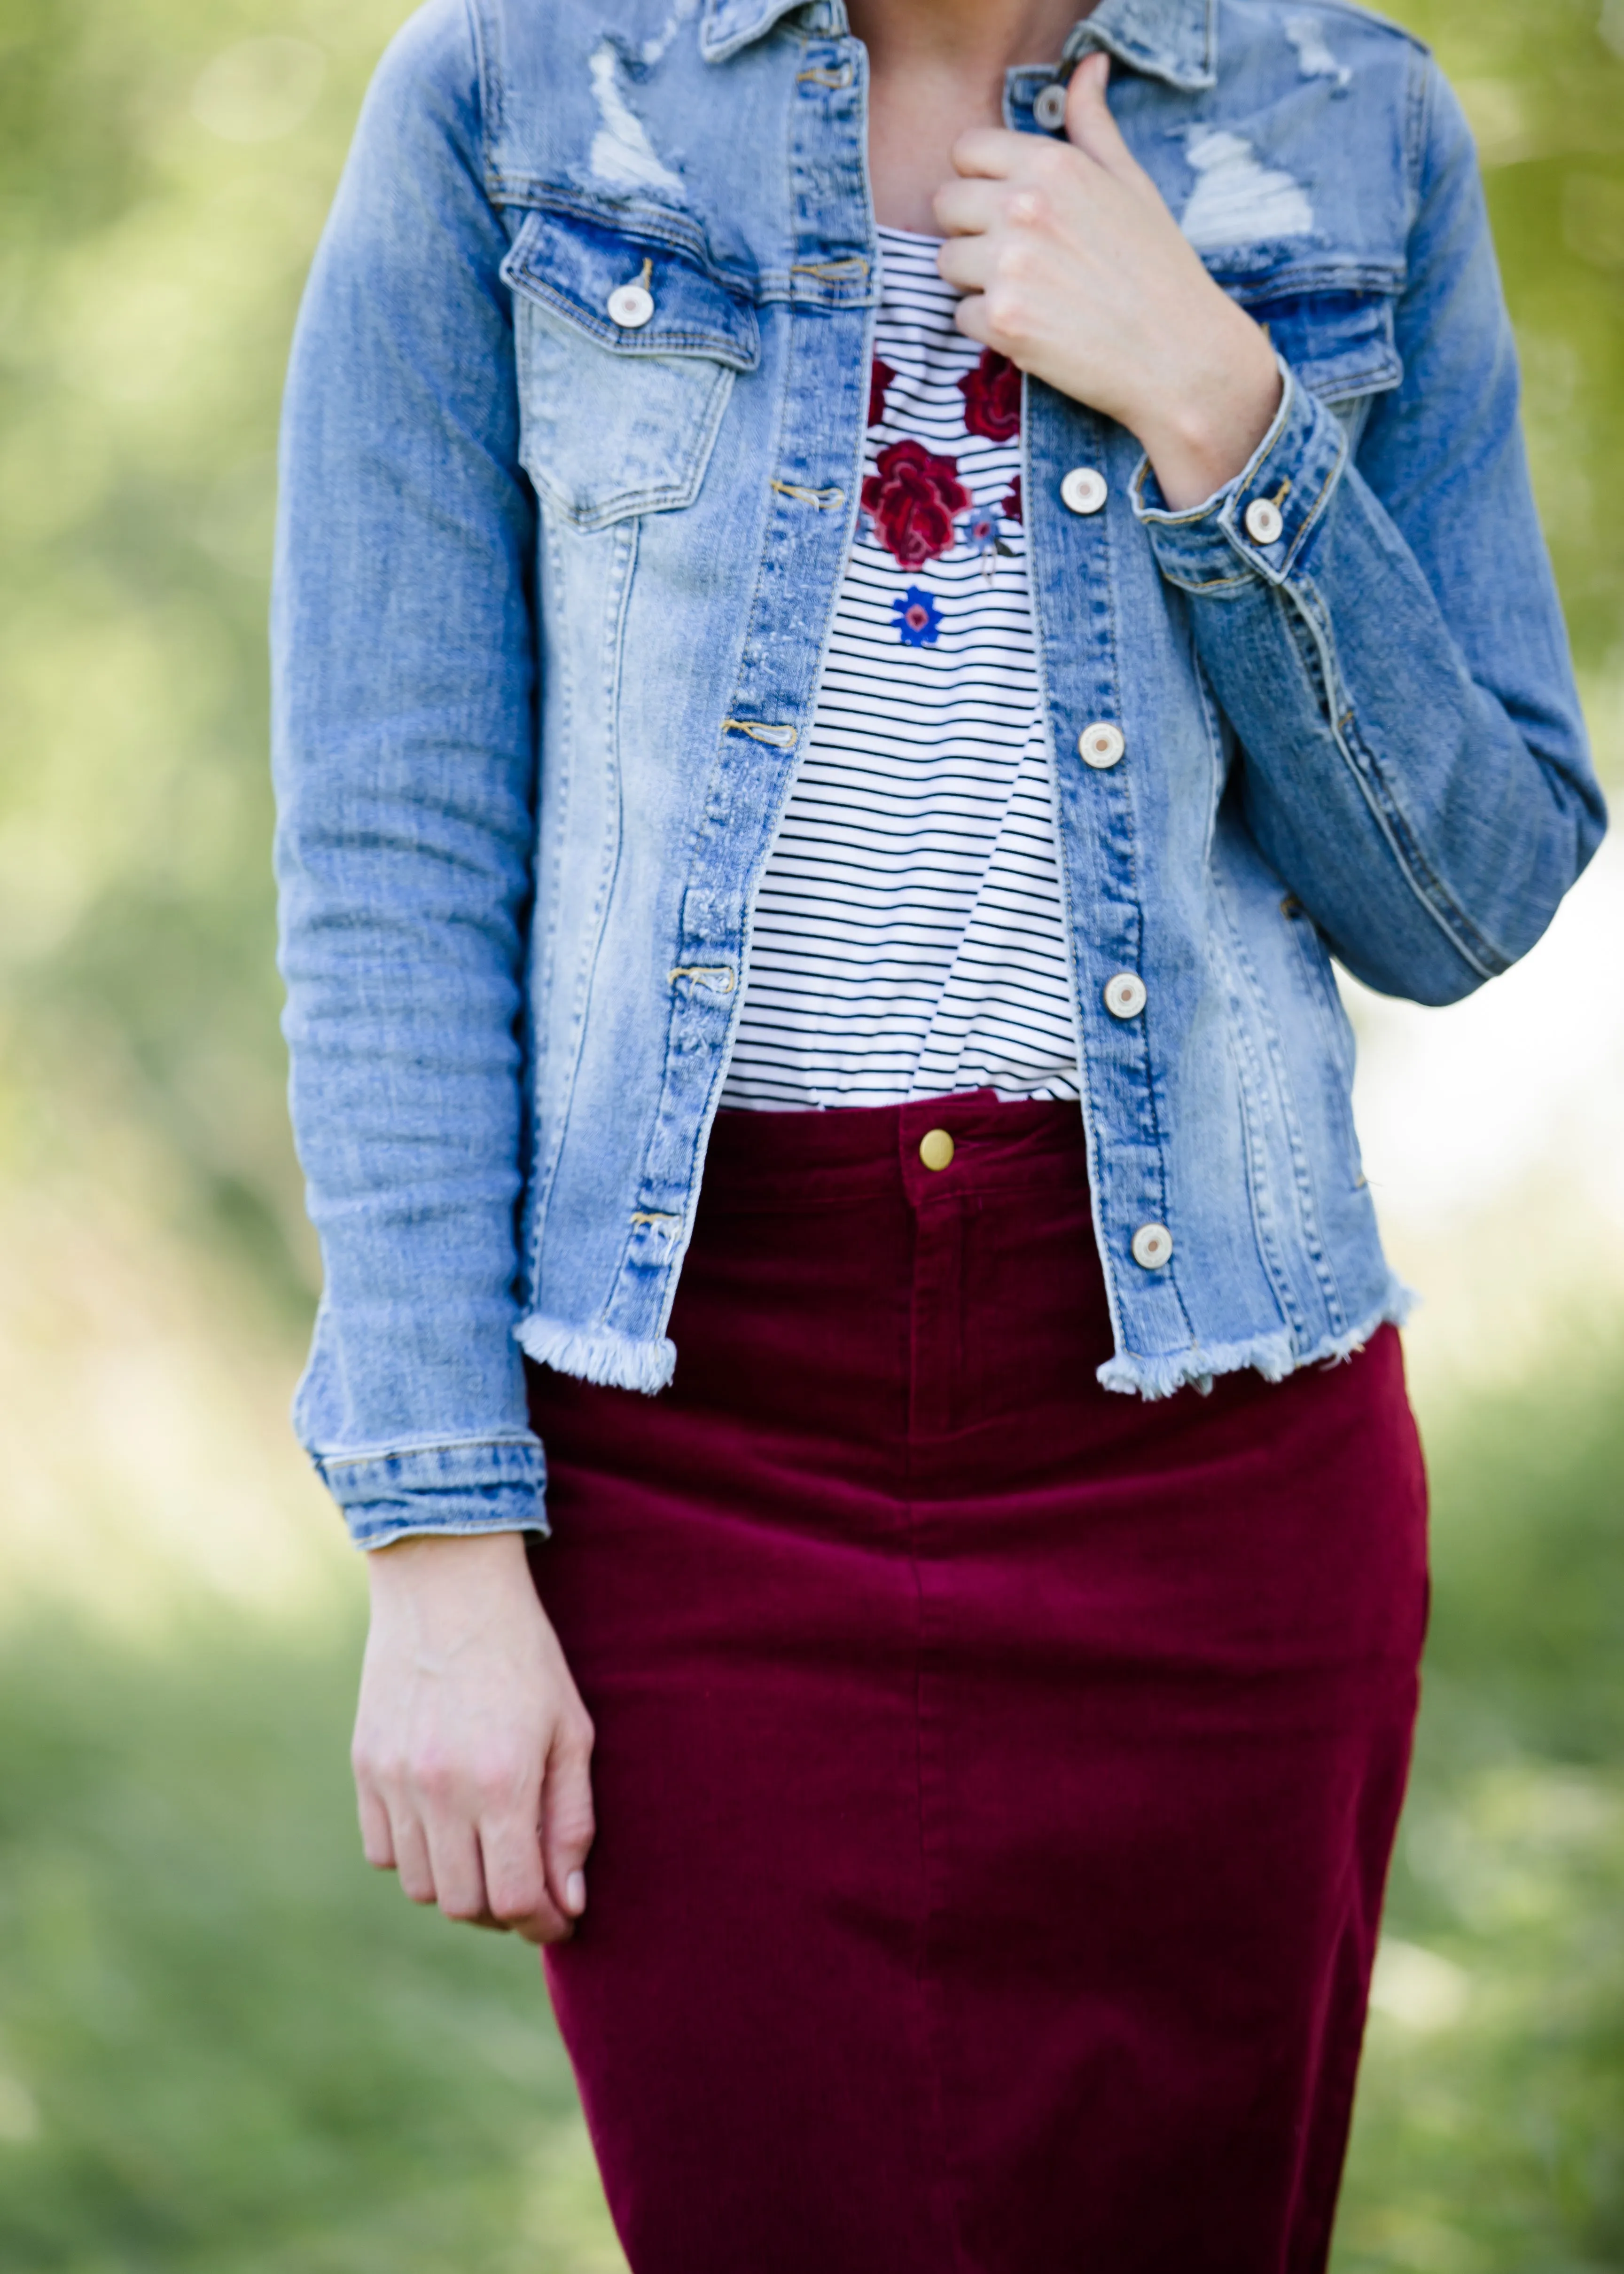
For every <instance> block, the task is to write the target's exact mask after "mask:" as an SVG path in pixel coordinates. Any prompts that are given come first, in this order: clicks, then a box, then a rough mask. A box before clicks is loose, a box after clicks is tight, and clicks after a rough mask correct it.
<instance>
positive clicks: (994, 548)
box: [964, 476, 1019, 581]
mask: <svg viewBox="0 0 1624 2274" xmlns="http://www.w3.org/2000/svg"><path fill="white" fill-rule="evenodd" d="M1017 479H1019V476H1017ZM1008 503H1009V500H1008V499H1007V498H1006V499H1005V500H1004V504H1005V505H1006V506H1007V505H1008ZM1001 525H1002V524H1001V523H1000V520H999V515H998V508H996V506H990V505H978V506H977V507H976V508H974V511H973V512H972V513H971V516H970V518H969V520H968V521H966V523H965V525H964V540H965V543H966V545H967V546H969V548H970V550H971V552H972V553H976V554H978V555H979V556H980V559H981V575H982V576H983V578H984V579H987V580H989V581H990V579H991V577H992V576H993V574H994V572H995V571H996V569H997V566H998V561H999V559H1000V558H1001V557H1002V558H1003V559H1004V560H1007V559H1008V558H1009V556H1010V553H1011V550H1012V548H1011V546H1007V545H1006V544H1005V543H1004V539H1003V538H1002V537H1001V536H1000V535H999V534H998V531H999V529H1000V527H1001Z"/></svg>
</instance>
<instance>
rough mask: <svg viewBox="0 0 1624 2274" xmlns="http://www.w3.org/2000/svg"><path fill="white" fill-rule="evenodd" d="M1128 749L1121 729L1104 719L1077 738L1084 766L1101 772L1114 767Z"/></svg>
mask: <svg viewBox="0 0 1624 2274" xmlns="http://www.w3.org/2000/svg"><path fill="white" fill-rule="evenodd" d="M1127 747H1128V746H1127V744H1126V743H1125V742H1124V741H1123V739H1122V729H1121V727H1113V726H1112V725H1111V724H1110V723H1109V720H1107V719H1095V720H1094V725H1093V726H1092V727H1084V729H1083V731H1082V733H1081V734H1079V736H1078V738H1077V748H1078V751H1079V755H1080V757H1081V758H1082V761H1083V764H1085V765H1086V766H1095V767H1098V768H1100V769H1101V770H1103V769H1104V768H1105V767H1107V766H1114V765H1115V764H1116V761H1117V759H1118V758H1120V757H1121V756H1122V754H1123V752H1124V750H1125V749H1127Z"/></svg>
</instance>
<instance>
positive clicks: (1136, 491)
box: [1129, 357, 1348, 592]
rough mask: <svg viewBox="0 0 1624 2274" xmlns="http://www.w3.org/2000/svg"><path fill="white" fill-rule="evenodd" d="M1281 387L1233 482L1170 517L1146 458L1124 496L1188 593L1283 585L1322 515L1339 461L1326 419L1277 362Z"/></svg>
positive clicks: (1334, 422) (1339, 443)
mask: <svg viewBox="0 0 1624 2274" xmlns="http://www.w3.org/2000/svg"><path fill="white" fill-rule="evenodd" d="M1280 369H1281V373H1282V377H1283V379H1284V381H1285V385H1284V388H1283V389H1282V394H1281V398H1280V408H1279V409H1278V410H1276V411H1275V413H1274V419H1273V422H1272V423H1271V425H1270V426H1269V430H1268V433H1267V434H1266V435H1265V436H1264V437H1263V440H1261V441H1260V442H1259V445H1258V447H1257V448H1256V449H1255V450H1254V451H1253V452H1252V456H1251V458H1250V459H1249V460H1248V462H1247V463H1246V464H1245V465H1244V467H1243V468H1242V470H1241V471H1240V472H1239V473H1238V474H1237V476H1236V477H1235V478H1234V480H1233V481H1230V482H1226V483H1225V484H1224V486H1223V487H1222V489H1221V490H1214V493H1213V494H1212V496H1211V497H1209V498H1207V500H1206V501H1204V502H1203V503H1202V504H1200V505H1197V506H1192V507H1191V508H1189V509H1188V510H1187V511H1186V512H1184V513H1175V512H1173V511H1172V510H1171V508H1169V506H1168V504H1167V502H1166V501H1165V500H1164V499H1163V497H1162V490H1161V486H1160V485H1159V484H1158V482H1157V480H1156V477H1155V475H1154V472H1153V471H1151V464H1150V461H1149V459H1148V458H1141V459H1140V460H1139V468H1138V471H1136V473H1135V474H1134V477H1133V481H1132V486H1131V488H1130V491H1129V495H1130V498H1131V499H1132V505H1133V510H1134V513H1135V515H1136V516H1137V517H1138V519H1139V521H1140V522H1141V523H1143V524H1144V526H1145V528H1146V530H1147V531H1148V533H1149V537H1150V542H1151V547H1152V550H1153V551H1154V553H1155V556H1156V561H1157V565H1158V567H1159V568H1160V569H1161V570H1162V575H1163V576H1166V577H1167V578H1168V579H1169V582H1170V583H1172V584H1179V585H1182V586H1183V587H1184V590H1185V591H1189V592H1212V591H1220V590H1227V591H1234V590H1235V589H1236V588H1237V586H1240V585H1243V584H1249V583H1251V582H1252V580H1253V579H1254V578H1257V577H1261V578H1262V579H1263V580H1264V582H1265V583H1267V584H1284V583H1285V582H1286V581H1287V579H1288V578H1289V576H1290V574H1291V572H1292V569H1294V568H1295V567H1296V565H1297V560H1298V558H1299V557H1300V555H1301V553H1302V552H1303V550H1304V546H1306V545H1307V544H1308V541H1309V539H1310V538H1312V535H1313V533H1314V531H1315V530H1316V529H1317V528H1318V526H1319V522H1320V521H1321V519H1322V518H1323V516H1324V515H1325V511H1326V508H1327V506H1328V505H1329V503H1330V501H1331V498H1332V495H1333V493H1335V488H1336V485H1337V482H1338V481H1339V480H1340V478H1341V477H1342V468H1343V466H1344V465H1345V464H1346V463H1347V460H1348V437H1347V434H1346V433H1345V432H1344V430H1343V427H1342V421H1341V420H1340V419H1339V418H1337V416H1336V414H1335V411H1332V410H1327V409H1326V407H1325V405H1324V403H1320V402H1319V401H1318V400H1317V398H1316V397H1315V396H1313V395H1311V394H1310V393H1309V392H1308V389H1307V388H1305V387H1304V385H1303V383H1302V381H1301V380H1299V379H1298V378H1297V374H1296V373H1294V372H1293V371H1292V369H1291V366H1290V365H1289V364H1288V363H1287V362H1286V361H1285V359H1284V358H1283V357H1282V358H1280Z"/></svg>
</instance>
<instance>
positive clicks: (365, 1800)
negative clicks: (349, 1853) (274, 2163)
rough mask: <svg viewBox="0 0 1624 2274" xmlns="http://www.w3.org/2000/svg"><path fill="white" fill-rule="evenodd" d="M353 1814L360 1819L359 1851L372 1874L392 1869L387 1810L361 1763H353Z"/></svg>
mask: <svg viewBox="0 0 1624 2274" xmlns="http://www.w3.org/2000/svg"><path fill="white" fill-rule="evenodd" d="M356 1813H357V1816H358V1817H359V1818H360V1819H361V1852H362V1854H363V1855H364V1856H365V1858H366V1860H367V1862H368V1863H369V1864H371V1865H372V1869H373V1871H393V1870H394V1869H395V1835H394V1834H393V1833H392V1832H391V1831H390V1829H389V1811H388V1810H387V1808H386V1807H385V1806H384V1804H383V1801H382V1799H381V1798H380V1796H379V1794H378V1793H377V1791H376V1790H375V1789H374V1788H373V1787H372V1782H371V1781H370V1779H369V1778H368V1777H367V1776H366V1775H365V1773H364V1772H363V1766H362V1764H360V1763H359V1762H357V1764H356Z"/></svg>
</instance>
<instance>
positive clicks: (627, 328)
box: [604, 284, 654, 332]
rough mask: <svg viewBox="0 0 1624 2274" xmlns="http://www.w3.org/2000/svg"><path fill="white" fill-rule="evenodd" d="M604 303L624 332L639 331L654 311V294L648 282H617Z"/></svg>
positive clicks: (610, 316)
mask: <svg viewBox="0 0 1624 2274" xmlns="http://www.w3.org/2000/svg"><path fill="white" fill-rule="evenodd" d="M604 305H605V307H606V308H607V309H608V311H609V320H610V321H611V322H612V323H615V324H619V326H620V329H621V330H622V331H623V332H637V331H641V330H642V329H643V326H644V325H645V324H646V323H647V322H648V320H649V319H650V316H651V315H652V314H653V313H654V295H653V293H652V292H650V290H649V288H648V286H647V285H646V284H617V285H616V286H615V288H614V290H613V292H611V294H610V295H609V297H608V299H607V300H606V301H605V304H604Z"/></svg>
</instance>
